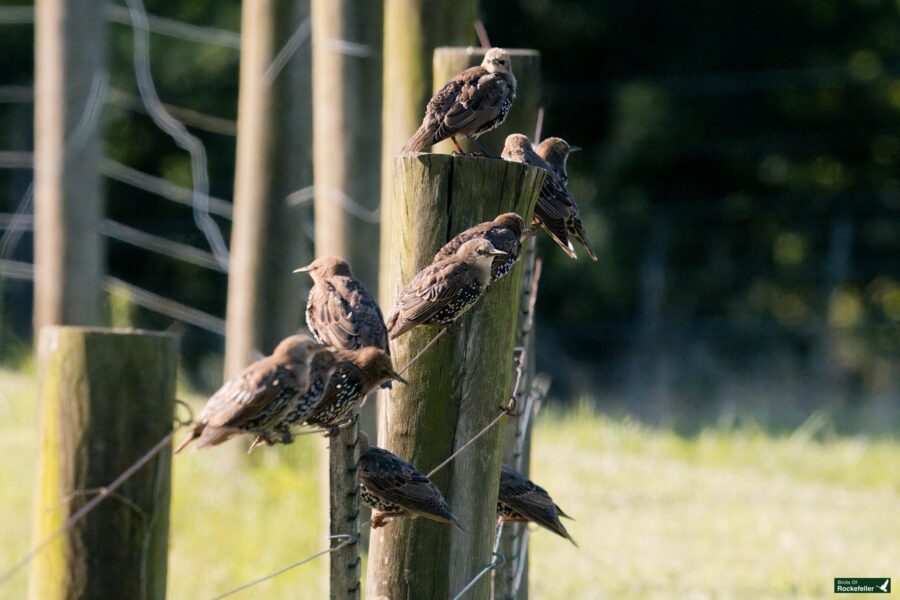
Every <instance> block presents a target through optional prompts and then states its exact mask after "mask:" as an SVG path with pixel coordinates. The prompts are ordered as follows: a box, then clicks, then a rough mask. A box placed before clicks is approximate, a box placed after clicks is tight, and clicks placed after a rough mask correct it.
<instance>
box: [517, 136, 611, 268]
mask: <svg viewBox="0 0 900 600" xmlns="http://www.w3.org/2000/svg"><path fill="white" fill-rule="evenodd" d="M501 156H502V157H503V158H504V159H505V160H509V161H512V162H518V163H523V164H526V165H529V166H532V167H539V168H541V169H544V170H545V171H547V173H548V175H547V179H545V180H544V185H543V186H541V194H540V196H539V197H538V201H537V205H536V206H535V207H534V222H533V223H532V225H540V226H541V227H543V228H544V230H545V231H546V232H547V233H548V234H549V235H550V237H551V238H553V241H555V242H556V243H557V244H558V245H559V247H560V248H562V249H563V250H564V251H565V253H566V254H568V255H569V256H570V257H572V258H577V255H576V254H575V249H574V248H573V247H572V242H570V241H569V234H571V235H572V236H574V237H575V239H577V240H578V241H579V242H581V244H582V245H583V246H584V247H585V249H587V251H588V254H590V255H591V258H592V259H594V260H597V255H596V254H594V249H593V248H592V247H591V244H590V242H588V239H587V236H586V235H585V233H584V225H582V223H581V213H580V212H579V211H578V205H576V204H575V199H574V198H573V197H572V195H571V194H569V191H568V190H567V189H566V186H565V185H564V184H563V182H562V181H561V180H560V179H559V177H557V175H556V173H555V171H554V169H553V167H552V166H551V165H550V164H549V163H548V162H547V161H545V160H544V159H543V158H541V157H540V156H538V154H537V152H535V151H534V148H532V146H531V142H530V141H529V140H528V138H527V137H525V136H524V135H522V134H520V133H514V134H512V135H510V136H508V137H507V138H506V144H505V145H504V147H503V154H502V155H501Z"/></svg>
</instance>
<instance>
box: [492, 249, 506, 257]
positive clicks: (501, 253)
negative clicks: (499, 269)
mask: <svg viewBox="0 0 900 600" xmlns="http://www.w3.org/2000/svg"><path fill="white" fill-rule="evenodd" d="M488 254H490V255H491V256H506V252H504V251H503V250H497V249H496V248H494V249H493V250H491V251H490V252H488Z"/></svg>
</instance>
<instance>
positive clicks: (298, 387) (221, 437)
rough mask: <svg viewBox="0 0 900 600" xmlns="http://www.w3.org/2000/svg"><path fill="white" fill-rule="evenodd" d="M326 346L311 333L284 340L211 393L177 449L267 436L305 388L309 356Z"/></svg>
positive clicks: (307, 382)
mask: <svg viewBox="0 0 900 600" xmlns="http://www.w3.org/2000/svg"><path fill="white" fill-rule="evenodd" d="M322 350H323V348H322V347H321V346H320V345H319V344H317V343H316V342H315V340H313V339H312V338H311V337H309V336H305V335H292V336H291V337H289V338H286V339H284V340H282V341H281V342H280V343H279V344H278V346H276V348H275V350H274V351H273V352H272V354H271V355H269V356H266V357H265V358H262V359H260V360H258V361H256V362H254V363H253V364H251V365H250V366H249V367H247V368H246V369H244V370H243V371H241V372H240V373H239V374H238V375H236V376H234V377H232V378H231V379H229V380H228V381H226V382H225V383H224V384H223V385H222V387H221V388H219V390H218V391H217V392H216V393H215V394H213V395H212V396H210V398H209V400H208V401H207V402H206V406H204V407H203V410H202V411H201V412H200V415H199V416H198V417H197V419H196V421H195V422H194V425H193V429H192V430H191V432H190V433H189V434H188V436H187V437H186V438H185V439H184V440H182V441H181V443H180V444H179V445H178V447H177V448H176V449H175V452H176V453H178V452H180V451H181V450H183V449H184V448H185V447H186V446H187V445H188V444H190V443H191V442H192V441H194V440H196V439H199V442H198V444H197V448H203V447H205V446H215V445H218V444H221V443H222V442H225V441H227V440H229V439H230V438H232V437H234V436H236V435H240V434H242V433H255V434H257V435H261V434H262V435H267V434H269V433H270V432H271V431H272V429H273V428H274V427H275V426H276V425H277V424H278V423H279V422H280V421H281V419H282V417H283V416H284V415H285V414H286V413H287V412H288V411H289V410H290V409H291V408H292V407H293V406H294V405H295V403H296V402H297V401H298V400H299V398H300V396H301V394H303V392H304V391H306V389H307V387H308V385H309V363H310V360H311V358H312V357H313V355H315V354H316V353H317V352H321V351H322Z"/></svg>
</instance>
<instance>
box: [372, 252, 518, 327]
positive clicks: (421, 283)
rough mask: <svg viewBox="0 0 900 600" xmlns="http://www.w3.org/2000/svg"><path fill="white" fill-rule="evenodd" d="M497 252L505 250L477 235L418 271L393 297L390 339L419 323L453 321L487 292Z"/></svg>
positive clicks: (448, 323) (429, 323)
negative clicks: (450, 253) (449, 253)
mask: <svg viewBox="0 0 900 600" xmlns="http://www.w3.org/2000/svg"><path fill="white" fill-rule="evenodd" d="M496 256H506V252H504V251H503V250H497V249H496V248H494V246H493V245H492V244H491V243H490V242H489V241H487V240H485V239H480V238H478V239H474V240H469V241H468V242H466V243H464V244H463V245H461V246H460V247H459V249H458V250H457V251H456V253H455V254H452V255H450V256H448V257H447V258H444V259H441V260H439V261H437V262H433V263H431V264H430V265H429V266H427V267H425V268H424V269H422V270H421V271H419V272H418V273H417V274H416V276H415V277H413V280H412V281H410V282H409V283H408V284H407V285H406V287H405V288H403V291H401V292H400V295H399V296H398V297H397V299H396V300H394V308H393V309H392V310H391V316H390V317H388V332H389V333H390V334H391V339H394V338H396V337H398V336H401V335H403V334H404V333H406V332H407V331H409V330H410V329H412V328H413V327H415V326H417V325H436V326H438V327H447V326H449V325H450V324H451V323H453V321H455V320H456V319H457V318H459V316H460V315H462V314H463V313H464V312H465V311H466V310H468V309H469V308H471V307H472V305H473V304H475V302H476V301H477V300H478V299H479V298H481V296H482V294H484V291H485V290H486V289H487V287H488V285H489V284H490V282H491V265H492V263H493V262H494V257H496Z"/></svg>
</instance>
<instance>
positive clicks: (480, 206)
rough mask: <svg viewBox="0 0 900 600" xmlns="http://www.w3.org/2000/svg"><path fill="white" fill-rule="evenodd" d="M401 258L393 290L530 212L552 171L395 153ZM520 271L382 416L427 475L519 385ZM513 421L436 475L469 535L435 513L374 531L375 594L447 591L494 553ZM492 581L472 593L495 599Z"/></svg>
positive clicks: (394, 396)
mask: <svg viewBox="0 0 900 600" xmlns="http://www.w3.org/2000/svg"><path fill="white" fill-rule="evenodd" d="M395 167H396V174H397V175H396V179H395V189H396V191H397V196H396V202H395V203H394V204H393V205H392V211H391V214H390V215H386V217H387V218H389V219H390V221H391V222H392V224H393V226H392V227H391V236H390V239H389V240H388V243H389V244H390V249H391V252H392V253H393V256H394V262H393V263H392V266H391V269H390V271H389V277H388V279H387V282H388V292H389V293H390V294H391V295H392V296H395V295H396V294H397V292H398V291H399V290H400V288H401V286H402V285H404V284H405V283H407V282H409V280H410V279H412V277H413V276H414V275H415V273H416V272H417V271H418V270H419V269H421V268H422V267H424V266H425V265H426V264H428V263H429V262H430V261H431V259H432V258H433V256H434V253H435V252H436V251H437V250H438V249H439V248H440V247H441V246H442V245H443V244H444V243H446V242H447V241H448V240H449V239H450V238H451V237H452V236H454V235H455V234H456V233H458V232H460V231H462V230H463V229H465V228H467V227H470V226H472V225H474V224H476V223H479V222H483V221H487V220H490V219H493V218H494V217H495V216H497V214H499V213H503V212H509V211H515V212H518V213H519V214H521V215H523V216H524V217H525V218H526V220H528V219H530V217H531V212H532V209H533V206H534V202H535V200H536V199H537V196H538V192H539V190H540V186H541V184H542V183H543V180H544V177H545V174H544V172H543V171H540V170H538V169H533V168H529V167H525V166H523V165H519V164H515V163H509V162H506V161H502V160H489V159H481V158H470V157H451V156H446V155H439V154H421V155H417V156H400V157H398V158H397V159H396V163H395ZM519 285H520V268H519V267H517V268H516V269H514V270H513V272H512V273H511V274H509V275H508V276H506V277H505V278H503V279H502V280H500V281H498V282H496V283H495V284H494V285H492V286H491V288H490V289H489V290H488V291H487V293H486V294H485V296H484V298H482V299H481V300H480V301H479V303H478V305H477V306H475V307H474V308H473V309H472V311H471V313H469V314H468V315H466V316H465V317H463V318H462V319H461V321H460V323H459V325H458V328H457V329H456V331H455V332H452V333H450V334H448V335H444V336H443V337H442V338H441V340H439V341H438V343H436V344H435V345H434V346H433V347H431V348H430V349H429V350H428V352H427V353H425V354H423V355H422V357H421V358H419V359H418V360H417V361H416V362H415V363H413V364H412V365H411V366H410V367H409V369H408V370H407V371H406V373H405V377H406V378H407V379H408V380H409V385H406V386H404V385H395V386H394V389H393V391H392V393H391V398H390V400H389V401H388V402H386V403H383V405H382V407H381V408H382V411H381V413H380V415H379V434H380V436H379V439H380V440H381V441H380V442H379V443H380V445H382V446H384V447H385V448H387V449H389V450H391V451H392V452H394V453H396V454H397V455H398V456H400V457H401V458H403V459H405V460H408V461H409V462H411V463H412V464H413V465H415V466H416V467H417V468H418V469H421V470H422V471H424V472H428V471H429V470H430V469H432V468H433V467H435V466H437V465H438V463H440V462H442V461H443V460H444V459H446V458H447V457H448V456H449V455H450V454H451V453H452V452H453V451H454V450H455V449H457V448H460V447H461V446H462V445H463V444H465V443H466V442H467V441H468V440H470V439H471V438H472V437H473V436H474V435H475V434H476V433H478V432H479V431H481V430H482V429H483V428H484V427H485V426H486V425H487V424H488V423H489V422H490V421H491V420H492V419H494V418H495V417H497V416H498V414H499V413H500V411H501V408H502V407H505V405H506V403H507V400H508V398H509V394H510V391H511V378H510V373H511V366H512V350H513V341H514V338H515V329H516V318H517V312H518V311H517V309H516V307H517V305H518V302H517V300H518V291H519ZM436 333H437V332H436V330H435V329H434V328H417V329H415V330H413V331H412V332H410V333H408V334H406V335H404V336H403V337H400V338H399V339H398V340H396V341H395V343H394V344H393V345H392V348H391V349H392V353H393V356H394V360H395V363H396V364H398V365H406V364H407V363H408V362H409V361H410V359H411V358H412V357H413V356H415V355H416V354H417V353H418V352H419V351H420V350H421V349H422V348H423V347H424V346H425V345H426V344H427V343H428V342H429V341H430V340H431V339H432V338H433V337H434V336H435V335H436ZM502 431H503V428H502V426H497V427H494V428H493V429H491V430H490V431H489V432H488V433H487V434H486V435H485V436H483V437H482V438H480V439H479V440H478V441H477V442H476V443H475V444H473V445H472V446H471V447H469V448H467V449H466V450H465V452H463V453H462V454H460V455H459V456H458V457H457V458H456V459H455V460H454V461H453V462H451V463H450V464H449V465H448V466H447V467H446V468H444V469H443V470H441V471H439V472H438V473H437V474H436V475H435V476H434V478H433V481H434V482H435V484H436V485H437V486H438V487H439V488H440V489H441V490H442V491H443V492H444V495H445V496H446V498H447V500H448V502H449V504H450V506H451V508H452V509H453V511H454V512H455V513H456V514H457V515H458V516H459V518H460V520H461V521H462V524H463V526H464V527H465V528H466V531H465V533H463V532H460V531H458V530H457V529H455V528H454V527H452V526H448V525H446V524H441V523H435V522H433V521H429V520H427V519H400V520H398V521H396V522H393V523H391V524H389V525H388V526H387V527H385V528H384V529H379V530H377V531H375V532H373V533H372V541H371V546H370V553H369V556H370V558H369V574H368V580H367V590H368V593H369V594H371V595H372V597H380V596H386V597H388V598H447V597H452V596H453V594H454V593H455V592H456V591H458V590H459V589H461V588H462V587H463V586H464V585H465V584H466V583H468V582H469V580H471V579H472V577H473V576H474V575H475V574H476V573H477V572H478V571H480V570H481V569H482V568H483V567H484V565H486V564H487V563H488V562H490V560H491V547H492V544H493V539H494V523H495V521H496V501H497V487H498V485H499V473H500V471H499V469H500V460H501V455H502ZM489 589H490V578H483V579H482V580H481V581H480V582H479V583H478V584H477V586H476V587H475V588H474V590H473V595H472V596H470V597H471V598H486V597H487V594H488V592H489Z"/></svg>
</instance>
